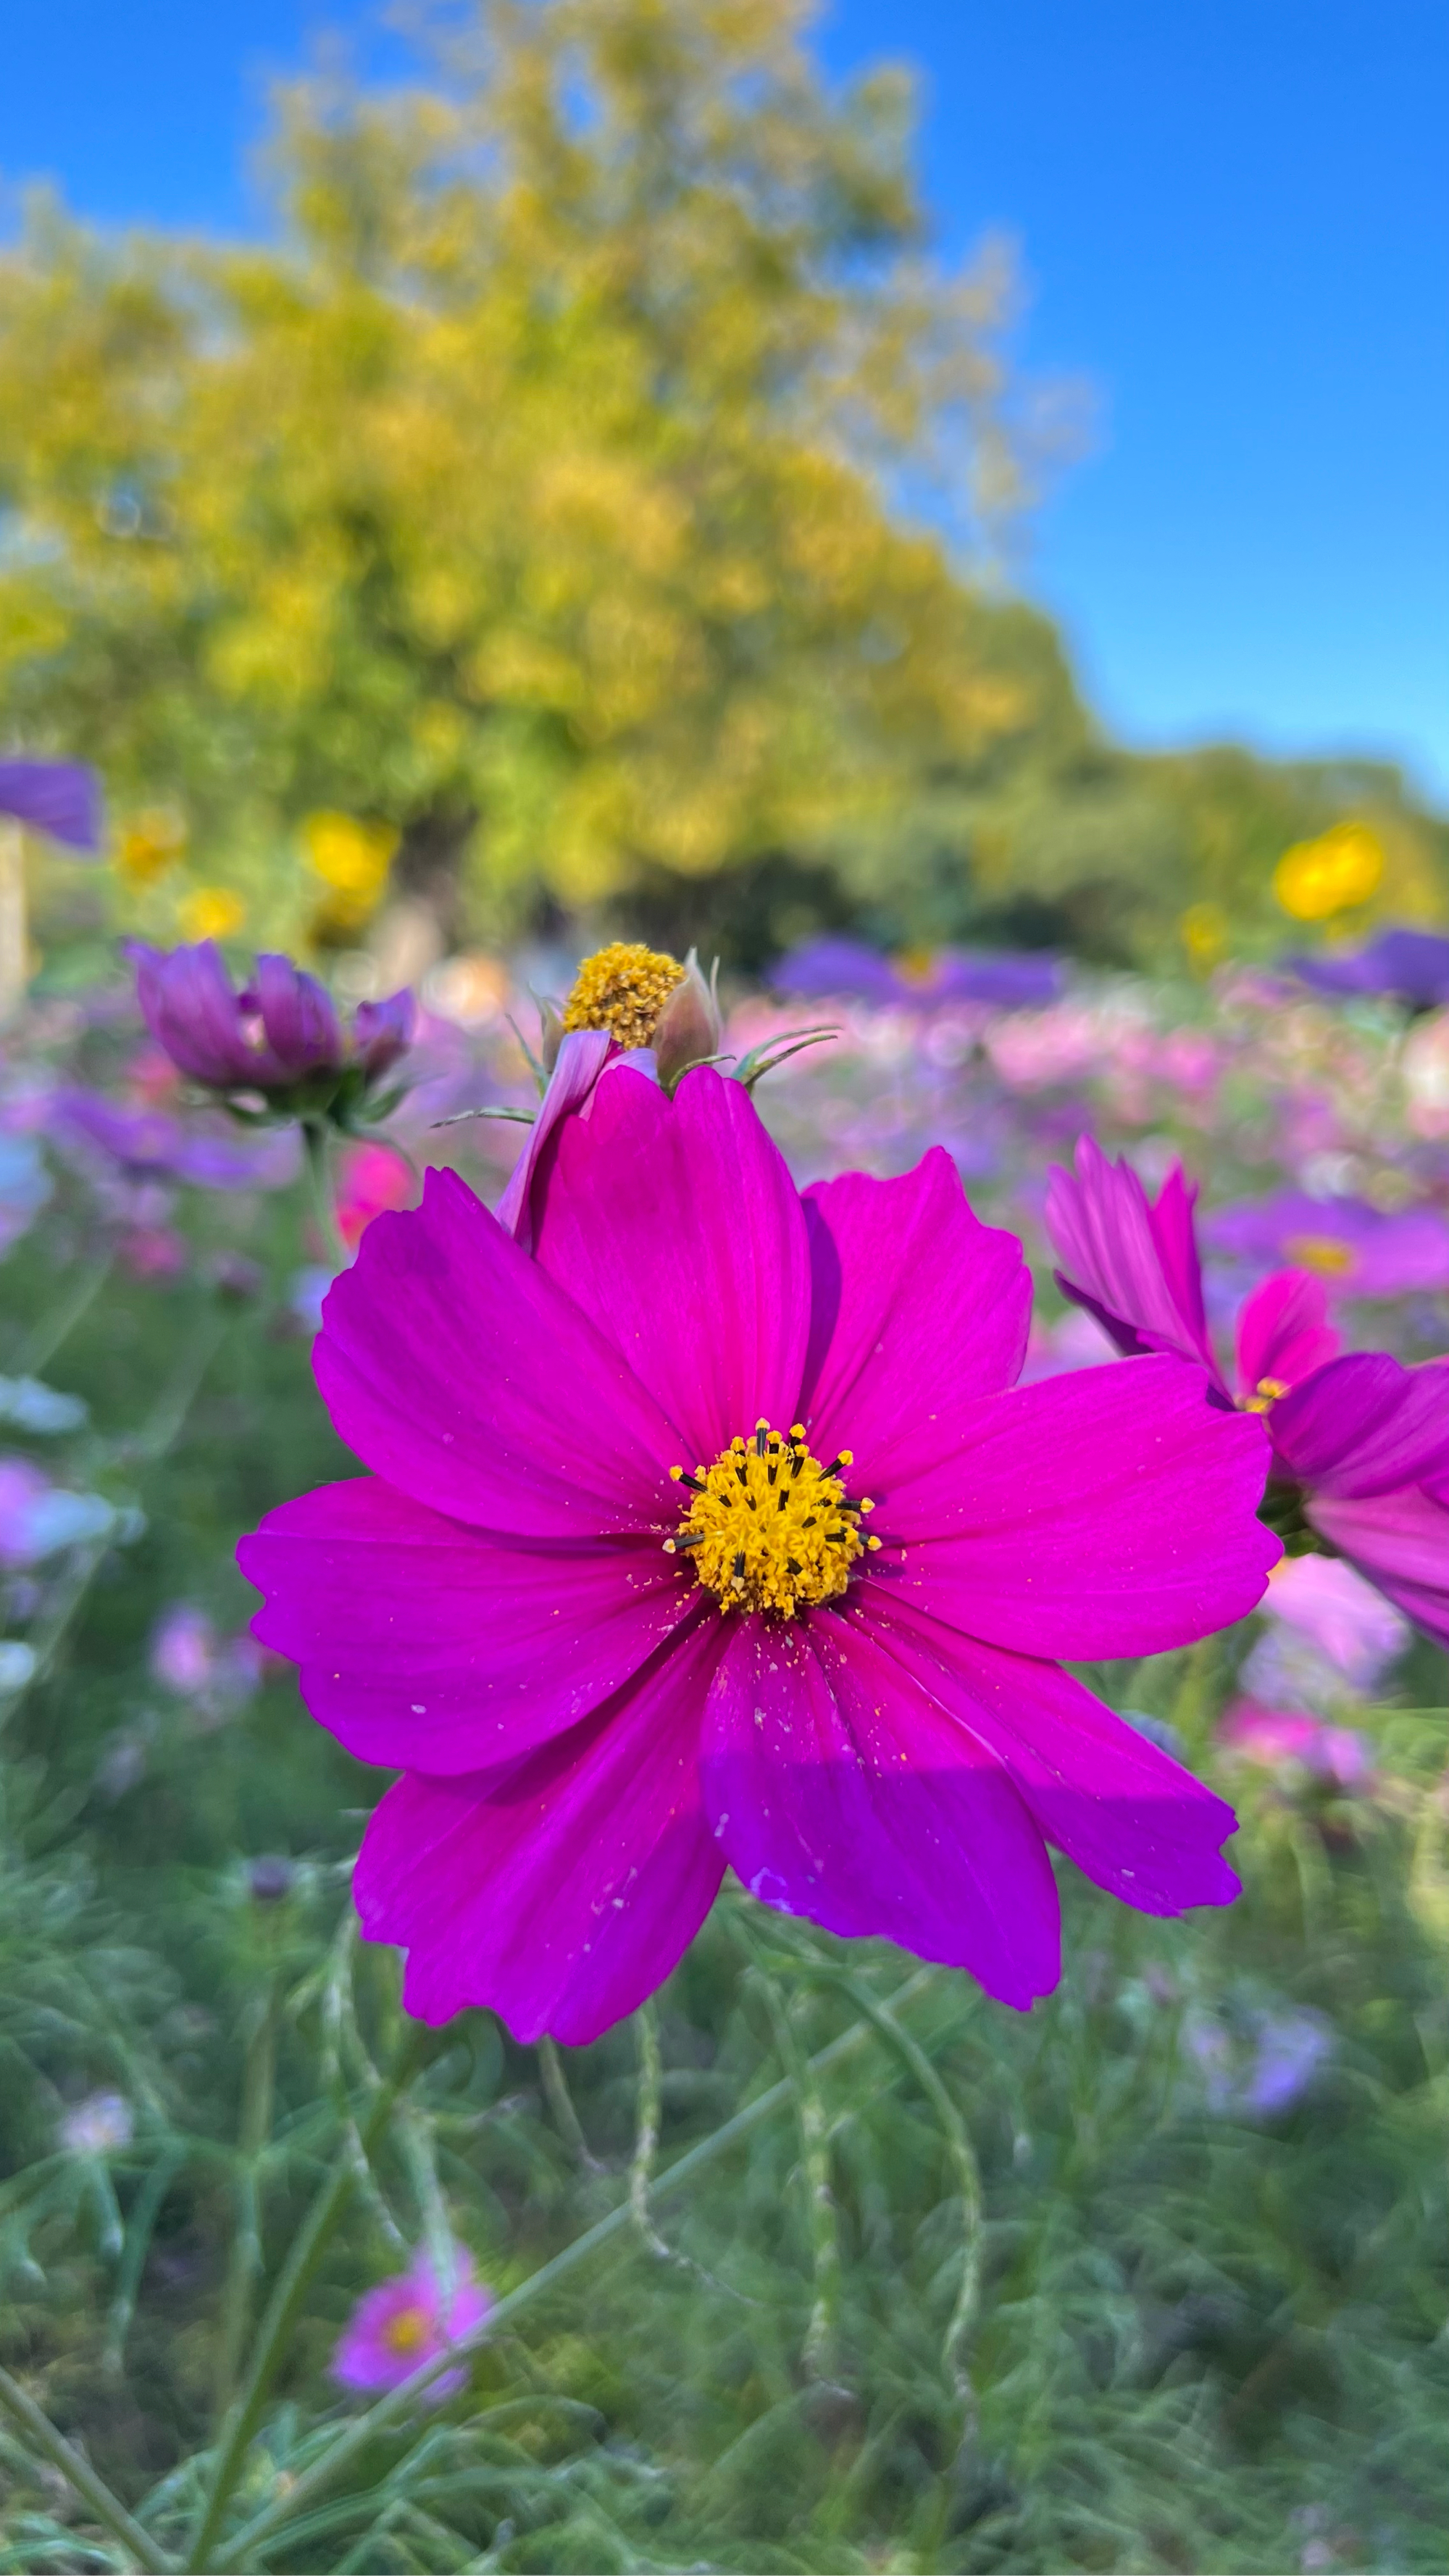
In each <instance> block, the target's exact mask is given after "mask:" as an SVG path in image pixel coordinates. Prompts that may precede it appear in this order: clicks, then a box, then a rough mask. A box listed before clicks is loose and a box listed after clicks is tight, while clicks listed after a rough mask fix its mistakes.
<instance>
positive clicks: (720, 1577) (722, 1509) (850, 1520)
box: [664, 1419, 880, 1619]
mask: <svg viewBox="0 0 1449 2576" xmlns="http://www.w3.org/2000/svg"><path fill="white" fill-rule="evenodd" d="M851 1464H852V1457H851V1452H850V1451H849V1450H848V1449H842V1450H841V1452H840V1455H839V1457H838V1458H832V1459H831V1461H830V1464H829V1465H828V1466H822V1465H821V1463H820V1460H819V1459H818V1458H815V1457H812V1456H811V1453H810V1451H809V1449H808V1448H807V1446H806V1442H805V1426H804V1424H803V1423H802V1422H797V1423H796V1424H795V1426H794V1428H793V1430H792V1431H791V1433H790V1437H789V1439H788V1440H786V1439H784V1438H783V1437H782V1435H781V1434H780V1433H779V1432H778V1431H772V1430H771V1429H770V1426H769V1424H768V1422H766V1421H764V1420H763V1419H762V1420H760V1421H759V1422H757V1423H756V1425H755V1434H754V1438H753V1439H752V1440H744V1439H742V1438H740V1437H739V1435H738V1434H737V1435H736V1437H735V1438H734V1439H733V1440H732V1441H731V1442H730V1445H729V1447H728V1449H722V1450H721V1451H720V1454H719V1456H718V1457H717V1458H716V1460H715V1462H714V1465H713V1466H712V1467H700V1468H697V1469H696V1471H695V1473H694V1474H693V1475H687V1474H686V1473H685V1470H684V1469H683V1468H682V1467H671V1468H670V1470H669V1472H670V1474H671V1476H672V1477H673V1478H674V1480H675V1483H676V1484H680V1485H683V1486H684V1487H685V1488H686V1490H687V1491H688V1493H689V1494H690V1495H691V1496H692V1497H693V1499H692V1501H691V1503H690V1507H689V1510H688V1511H687V1513H686V1514H685V1517H684V1521H683V1523H682V1525H681V1527H680V1529H679V1532H678V1534H677V1536H675V1537H674V1538H667V1539H666V1540H665V1542H664V1549H665V1554H666V1555H668V1556H686V1555H687V1556H688V1558H689V1561H690V1564H691V1566H692V1567H693V1569H694V1573H695V1576H696V1578H697V1580H698V1581H699V1582H700V1583H702V1584H703V1585H704V1588H705V1590H706V1591H707V1592H713V1593H714V1594H715V1596H716V1598H717V1600H718V1602H719V1605H720V1608H721V1609H722V1610H763V1611H768V1612H771V1613H773V1615H774V1616H775V1617H776V1618H780V1619H794V1618H798V1616H799V1614H800V1612H801V1611H802V1610H806V1609H808V1608H809V1607H810V1606H811V1604H812V1603H813V1602H818V1601H833V1600H835V1599H836V1598H837V1597H838V1595H839V1594H840V1593H842V1592H843V1591H844V1590H845V1587H846V1585H847V1583H848V1582H849V1580H850V1569H851V1567H852V1565H853V1564H854V1563H855V1560H856V1558H857V1557H858V1556H863V1555H864V1553H865V1551H866V1549H867V1548H868V1547H870V1548H876V1547H879V1545H880V1540H879V1539H878V1538H870V1539H866V1538H862V1537H861V1534H860V1519H861V1514H862V1513H863V1512H873V1511H874V1509H875V1505H874V1503H873V1502H872V1501H871V1500H870V1498H869V1496H868V1495H867V1496H866V1498H865V1499H864V1500H863V1501H862V1502H859V1503H853V1502H851V1501H850V1499H849V1498H848V1496H847V1494H846V1491H845V1487H844V1485H843V1484H842V1483H841V1481H840V1475H839V1470H840V1469H841V1468H842V1467H848V1466H850V1465H851Z"/></svg>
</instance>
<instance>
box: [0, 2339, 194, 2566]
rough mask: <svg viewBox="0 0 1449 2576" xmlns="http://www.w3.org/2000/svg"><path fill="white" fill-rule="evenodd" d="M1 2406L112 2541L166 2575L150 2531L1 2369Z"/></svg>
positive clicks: (164, 2559) (171, 2561) (141, 2563)
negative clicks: (88, 2508) (129, 2511)
mask: <svg viewBox="0 0 1449 2576" xmlns="http://www.w3.org/2000/svg"><path fill="white" fill-rule="evenodd" d="M0 2406H3V2407H4V2408H5V2409H6V2411H7V2413H8V2414H10V2415H12V2416H13V2417H14V2419H15V2422H16V2423H17V2424H18V2425H19V2426H20V2428H21V2430H22V2432H23V2433H24V2434H25V2435H26V2437H27V2439H28V2440H29V2442H30V2443H31V2446H32V2448H33V2449H35V2450H37V2451H38V2452H39V2453H40V2455H41V2457H42V2458H43V2459H46V2460H48V2461H49V2462H50V2465H51V2467H52V2468H53V2469H59V2471H60V2474H61V2476H62V2477H63V2478H64V2479H65V2481H66V2484H67V2485H68V2486H70V2487H71V2488H73V2489H74V2491H75V2493H76V2494H77V2495H78V2496H79V2497H80V2498H81V2500H82V2502H83V2503H85V2504H88V2505H89V2506H90V2509H91V2511H92V2513H93V2514H94V2515H95V2518H96V2520H97V2522H100V2523H104V2525H105V2527H106V2529H107V2531H108V2532H109V2533H110V2535H111V2537H112V2539H113V2540H115V2541H117V2542H118V2543H119V2545H120V2547H121V2548H122V2549H124V2550H125V2551H126V2552H127V2554H128V2556H129V2557H131V2558H132V2559H134V2561H135V2563H136V2565H137V2566H138V2567H144V2568H147V2569H148V2570H150V2571H152V2576H171V2571H172V2569H173V2568H174V2567H175V2565H176V2561H175V2559H174V2558H168V2557H167V2555H166V2552H165V2550H164V2549H160V2548H158V2547H157V2545H156V2543H155V2541H154V2540H153V2539H152V2538H151V2535H150V2533H149V2532H148V2531H143V2530H142V2528H141V2525H140V2524H139V2522H136V2521H133V2519H132V2517H131V2515H130V2514H128V2513H127V2511H126V2508H125V2506H124V2505H123V2504H122V2502H121V2499H120V2497H119V2496H116V2495H113V2494H112V2493H111V2490H110V2488H109V2487H108V2486H107V2484H106V2482H105V2479H104V2478H102V2477H98V2476H97V2475H96V2472H95V2470H94V2469H93V2468H92V2467H91V2464H90V2462H89V2460H86V2459H83V2458H82V2457H81V2454H80V2452H79V2451H76V2450H73V2449H72V2447H71V2445H70V2443H69V2442H68V2441H67V2440H66V2438H65V2435H64V2434H63V2433H61V2432H58V2431H57V2429H56V2427H55V2425H54V2424H52V2422H51V2420H50V2417H49V2416H48V2415H47V2414H45V2413H44V2411H43V2410H42V2409H41V2408H40V2407H39V2406H37V2405H36V2403H35V2400H34V2398H33V2397H28V2396H27V2395H26V2393H25V2390H24V2389H23V2388H22V2387H21V2385H20V2383H19V2381H18V2380H15V2379H12V2378H11V2376H10V2373H9V2371H8V2370H0Z"/></svg>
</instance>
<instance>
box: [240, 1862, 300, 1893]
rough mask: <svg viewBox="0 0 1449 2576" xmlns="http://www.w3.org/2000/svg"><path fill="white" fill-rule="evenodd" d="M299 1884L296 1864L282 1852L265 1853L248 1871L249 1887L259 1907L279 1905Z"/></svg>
mask: <svg viewBox="0 0 1449 2576" xmlns="http://www.w3.org/2000/svg"><path fill="white" fill-rule="evenodd" d="M296 1884H297V1870H296V1864H295V1862H293V1861H290V1860H286V1859H284V1858H283V1856H282V1855H281V1853H280V1852H264V1853H263V1854H262V1857H261V1858H260V1860H254V1861H253V1862H252V1865H251V1867H250V1869H249V1870H248V1871H247V1885H248V1887H249V1888H250V1890H251V1893H252V1897H253V1899H254V1901H255V1903H256V1904H258V1905H279V1904H280V1903H281V1901H282V1898H283V1897H284V1896H290V1895H291V1893H292V1890H293V1888H294V1887H295V1886H296Z"/></svg>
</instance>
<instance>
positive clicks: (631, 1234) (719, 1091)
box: [535, 1068, 810, 1466]
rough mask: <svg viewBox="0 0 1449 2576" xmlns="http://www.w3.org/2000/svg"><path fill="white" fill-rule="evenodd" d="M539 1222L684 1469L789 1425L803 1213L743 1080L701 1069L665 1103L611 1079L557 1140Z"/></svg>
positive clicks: (624, 1075)
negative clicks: (760, 1426) (646, 1395)
mask: <svg viewBox="0 0 1449 2576" xmlns="http://www.w3.org/2000/svg"><path fill="white" fill-rule="evenodd" d="M535 1207H536V1202H535ZM535 1224H536V1227H537V1233H536V1239H535V1255H536V1258H537V1260H538V1261H539V1263H540V1264H541V1265H542V1267H543V1269H544V1270H546V1271H547V1272H548V1274H549V1275H550V1277H551V1278H554V1279H556V1280H558V1281H559V1283H560V1285H561V1286H562V1287H564V1288H566V1289H567V1291H568V1293H569V1295H570V1296H571V1297H572V1298H574V1299H575V1301H576V1302H577V1304H578V1305H579V1306H580V1307H582V1309H583V1311H584V1313H585V1314H586V1315H590V1316H592V1318H593V1320H594V1322H595V1323H596V1324H597V1325H598V1326H599V1329H600V1331H601V1332H604V1333H606V1334H607V1335H608V1336H609V1339H610V1340H611V1341H612V1342H613V1343H614V1344H615V1346H616V1348H617V1349H619V1350H620V1351H622V1353H623V1355H624V1357H625V1359H626V1360H627V1361H628V1363H629V1366H630V1367H631V1368H632V1369H633V1370H634V1371H635V1372H636V1373H637V1375H638V1376H639V1377H640V1378H641V1379H642V1380H643V1382H644V1384H645V1385H646V1386H647V1387H648V1388H649V1390H650V1392H651V1394H652V1395H653V1396H655V1398H656V1399H657V1401H658V1402H659V1404H660V1405H662V1407H663V1408H664V1411H665V1412H666V1413H667V1414H668V1416H669V1418H670V1420H671V1421H672V1422H673V1423H674V1424H675V1425H676V1427H677V1440H676V1446H675V1450H674V1453H673V1454H674V1458H675V1459H677V1460H678V1461H679V1463H680V1464H681V1465H683V1466H694V1465H697V1464H700V1463H704V1464H708V1463H709V1462H710V1461H711V1460H712V1459H713V1458H714V1457H716V1456H717V1455H718V1453H719V1451H720V1450H721V1449H723V1448H725V1447H727V1445H728V1444H729V1442H730V1441H731V1440H732V1439H733V1438H734V1437H735V1434H736V1433H737V1432H749V1431H753V1429H754V1427H755V1424H756V1422H757V1421H758V1420H759V1418H760V1416H761V1415H762V1414H763V1415H764V1416H765V1418H766V1420H767V1421H769V1422H772V1423H774V1424H775V1426H776V1428H777V1429H780V1430H784V1429H788V1427H789V1425H790V1423H791V1422H792V1421H793V1420H794V1418H795V1407H796V1405H797V1403H798V1401H799V1395H800V1376H801V1370H802V1367H803V1365H804V1359H805V1342H806V1335H807V1332H808V1329H809V1318H810V1272H809V1254H808V1249H807V1245H806V1239H805V1219H804V1216H803V1214H802V1212H801V1207H800V1200H799V1197H798V1194H797V1192H796V1189H795V1185H794V1183H793V1181H792V1180H791V1178H790V1175H789V1173H788V1172H787V1170H786V1168H785V1164H784V1161H783V1158H782V1157H781V1154H780V1151H779V1148H778V1147H777V1146H776V1145H774V1144H772V1143H771V1140H770V1138H769V1136H768V1135H767V1134H766V1132H765V1129H764V1127H763V1126H762V1125H761V1123H760V1117H759V1112H758V1111H757V1109H756V1108H755V1106H754V1103H753V1101H752V1100H751V1099H750V1096H749V1093H748V1092H747V1091H746V1090H745V1088H744V1086H743V1084H742V1083H738V1082H724V1081H722V1080H721V1079H720V1076H719V1075H718V1074H717V1073H714V1072H712V1071H710V1070H709V1069H707V1068H704V1069H701V1070H699V1071H697V1072H694V1073H687V1074H686V1075H685V1077H684V1079H683V1081H682V1082H681V1083H680V1085H679V1088H678V1090H677V1091H676V1093H675V1095H674V1098H673V1100H669V1099H667V1098H666V1097H665V1095H664V1093H663V1092H662V1091H661V1090H660V1089H659V1087H658V1085H657V1083H653V1082H650V1081H647V1080H646V1079H645V1077H644V1076H643V1075H642V1074H638V1073H632V1072H630V1071H628V1070H626V1069H624V1068H616V1069H614V1070H611V1072H610V1073H609V1074H608V1076H607V1077H606V1079H605V1080H604V1081H602V1082H601V1083H600V1084H599V1087H598V1089H597V1090H596V1092H595V1093H594V1098H593V1104H592V1107H591V1109H590V1111H589V1115H588V1117H587V1119H581V1118H574V1119H570V1120H569V1121H568V1123H567V1124H566V1125H565V1126H564V1128H563V1129H562V1131H561V1133H560V1136H559V1145H558V1160H557V1163H556V1165H555V1167H554V1170H553V1173H552V1176H551V1178H550V1180H549V1184H548V1190H547V1195H546V1200H545V1204H544V1208H543V1212H542V1217H541V1219H540V1218H539V1216H538V1215H537V1212H536V1213H535ZM681 1453H682V1454H681Z"/></svg>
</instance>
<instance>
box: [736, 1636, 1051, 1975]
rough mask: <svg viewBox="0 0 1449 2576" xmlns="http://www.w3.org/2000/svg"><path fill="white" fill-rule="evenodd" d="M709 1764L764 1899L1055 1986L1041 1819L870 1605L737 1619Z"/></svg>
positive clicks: (851, 1930)
mask: <svg viewBox="0 0 1449 2576" xmlns="http://www.w3.org/2000/svg"><path fill="white" fill-rule="evenodd" d="M703 1774H704V1790H705V1800H706V1804H707V1806H708V1810H709V1814H710V1818H711V1821H712V1823H713V1826H714V1830H715V1832H716V1834H717V1835H718V1837H719V1840H720V1843H721V1844H722V1846H723V1848H724V1850H725V1851H726V1853H727V1854H728V1856H729V1859H730V1861H731V1863H732V1865H733V1867H734V1868H735V1869H736V1870H737V1871H738V1873H739V1875H740V1877H741V1879H742V1880H743V1881H744V1883H745V1885H746V1886H747V1887H748V1888H749V1890H750V1893H751V1894H752V1895H753V1896H756V1897H758V1898H759V1899H760V1902H761V1903H762V1904H765V1905H772V1906H774V1907H775V1908H776V1909H777V1910H778V1911H779V1912H780V1913H782V1914H803V1915H806V1916H807V1917H808V1918H809V1920H810V1921H811V1922H812V1923H820V1924H823V1925H824V1927H825V1929H826V1930H827V1931H829V1932H838V1933H840V1934H842V1935H843V1936H845V1937H846V1938H853V1937H863V1936H869V1935H873V1934H880V1935H883V1936H884V1937H885V1938H886V1939H887V1940H891V1941H896V1942H899V1943H900V1945H901V1947H902V1948H903V1949H906V1950H913V1951H915V1952H916V1953H917V1954H918V1956H920V1957H922V1958H926V1959H942V1960H945V1961H947V1962H948V1963H949V1964H950V1965H951V1966H953V1967H961V1968H969V1969H970V1971H971V1973H972V1975H973V1976H974V1977H976V1978H977V1979H978V1980H979V1981H980V1983H981V1984H982V1985H983V1986H985V1987H986V1989H987V1991H988V1993H990V1994H993V1995H997V1996H999V1997H1000V1999H1001V2001H1002V2002H1003V2003H1009V2004H1015V2005H1017V2006H1018V2007H1019V2008H1021V2009H1023V2010H1024V2009H1025V2008H1026V2007H1027V2006H1028V2005H1029V2004H1030V2003H1031V2002H1032V2001H1033V2000H1034V1998H1035V1997H1036V1996H1037V1995H1044V1994H1050V1992H1051V1990H1052V1988H1053V1986H1055V1984H1056V1982H1057V1979H1058V1977H1059V1975H1060V1973H1061V1951H1060V1926H1059V1919H1058V1908H1057V1893H1056V1885H1055V1882H1054V1880H1053V1878H1052V1873H1051V1867H1050V1864H1049V1862H1048V1860H1047V1856H1046V1851H1045V1847H1044V1845H1043V1843H1042V1840H1041V1836H1040V1834H1039V1833H1038V1832H1037V1830H1036V1827H1035V1826H1034V1825H1033V1823H1032V1821H1031V1818H1030V1817H1029V1815H1028V1814H1027V1811H1026V1809H1025V1807H1024V1806H1023V1804H1022V1801H1021V1799H1020V1797H1019V1796H1018V1794H1017V1791H1016V1790H1015V1788H1014V1787H1013V1785H1012V1783H1011V1781H1010V1779H1009V1778H1008V1776H1007V1774H1006V1772H1005V1771H1004V1770H1003V1769H1002V1767H1001V1765H1000V1763H999V1762H997V1761H996V1759H995V1758H994V1756H993V1755H992V1754H991V1753H990V1751H989V1750H988V1749H987V1747H986V1745H985V1744H984V1743H983V1742H982V1740H981V1738H980V1737H979V1736H978V1735H975V1734H973V1733H971V1732H970V1731H969V1730H968V1729H967V1728H966V1727H964V1726H962V1725H961V1724H960V1723H959V1721H958V1720H957V1719H955V1718H954V1717H953V1716H951V1715H949V1714H948V1713H947V1711H946V1710H945V1709H944V1708H943V1707H942V1705H941V1703H940V1701H939V1700H937V1699H936V1698H934V1697H932V1696H931V1695H930V1694H929V1693H928V1691H927V1690H926V1689H924V1688H922V1686H921V1684H920V1683H919V1681H918V1680H916V1679H915V1678H914V1677H910V1678H908V1677H907V1676H906V1675H905V1674H904V1673H903V1672H902V1670H901V1668H900V1666H899V1664H897V1663H896V1662H894V1661H893V1660H892V1658H891V1657H890V1656H889V1655H887V1654H885V1653H884V1652H883V1651H882V1649H881V1646H880V1644H879V1643H878V1641H877V1640H876V1638H875V1637H874V1636H873V1635H872V1633H871V1631H870V1628H869V1625H868V1624H867V1623H866V1622H865V1621H864V1620H862V1619H861V1618H860V1617H859V1616H858V1615H857V1614H854V1613H852V1614H850V1615H849V1616H848V1617H845V1618H841V1617H839V1616H837V1615H836V1614H835V1613H833V1612H831V1611H824V1612H817V1613H815V1615H814V1616H813V1617H812V1619H811V1620H810V1623H809V1626H808V1628H807V1627H804V1626H799V1625H797V1626H794V1627H791V1628H788V1629H780V1630H771V1629H768V1628H766V1627H764V1626H763V1625H762V1624H761V1623H759V1622H758V1621H754V1620H751V1621H748V1622H744V1621H741V1622H740V1623H739V1624H738V1625H737V1626H736V1627H735V1628H734V1629H733V1631H732V1633H731V1634H730V1639H729V1645H728V1649H727V1652H726V1654H725V1657H724V1660H723V1662H722V1663H721V1665H720V1667H719V1670H718V1673H717V1674H716V1676H715V1681H714V1685H713V1688H712V1689H711V1691H710V1695H709V1702H708V1707H707V1712H706V1718H705V1731H704V1743H703Z"/></svg>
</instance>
